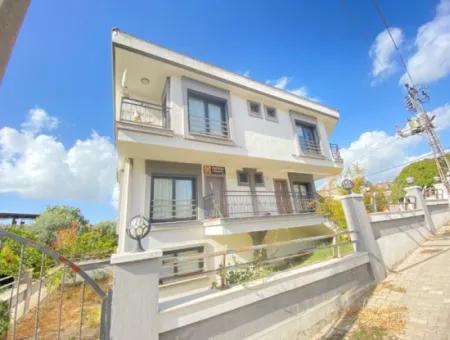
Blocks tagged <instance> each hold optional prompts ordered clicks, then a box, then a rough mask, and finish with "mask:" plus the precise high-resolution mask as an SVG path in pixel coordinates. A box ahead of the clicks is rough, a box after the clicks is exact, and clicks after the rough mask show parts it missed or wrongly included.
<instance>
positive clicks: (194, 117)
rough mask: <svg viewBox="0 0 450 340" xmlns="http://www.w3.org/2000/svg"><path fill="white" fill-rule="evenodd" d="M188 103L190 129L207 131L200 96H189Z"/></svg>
mask: <svg viewBox="0 0 450 340" xmlns="http://www.w3.org/2000/svg"><path fill="white" fill-rule="evenodd" d="M188 105H189V124H190V129H191V131H194V132H207V130H206V112H205V104H204V101H203V100H202V99H200V98H197V97H193V96H189V104H188Z"/></svg>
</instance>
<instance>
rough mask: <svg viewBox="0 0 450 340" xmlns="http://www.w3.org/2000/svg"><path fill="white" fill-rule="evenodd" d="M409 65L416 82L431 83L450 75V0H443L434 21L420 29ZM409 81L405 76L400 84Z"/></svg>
mask: <svg viewBox="0 0 450 340" xmlns="http://www.w3.org/2000/svg"><path fill="white" fill-rule="evenodd" d="M414 45H415V52H414V53H413V55H412V56H411V57H410V58H409V59H408V61H407V65H408V70H409V71H410V73H411V75H412V77H413V80H414V82H416V83H418V84H424V83H430V82H433V81H436V80H438V79H441V78H443V77H445V76H447V75H448V74H449V73H450V0H441V2H440V3H439V5H438V6H437V8H436V15H435V17H434V18H433V20H431V21H429V22H427V23H426V24H424V25H422V26H421V27H419V29H418V30H417V35H416V38H415V43H414ZM407 81H408V78H407V76H406V74H404V75H403V76H402V77H401V79H400V83H401V84H403V83H405V82H407Z"/></svg>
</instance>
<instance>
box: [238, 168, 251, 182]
mask: <svg viewBox="0 0 450 340" xmlns="http://www.w3.org/2000/svg"><path fill="white" fill-rule="evenodd" d="M238 184H239V185H248V184H249V180H248V173H246V172H245V171H238Z"/></svg>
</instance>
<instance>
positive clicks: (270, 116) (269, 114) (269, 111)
mask: <svg viewBox="0 0 450 340" xmlns="http://www.w3.org/2000/svg"><path fill="white" fill-rule="evenodd" d="M266 119H267V120H272V121H274V122H277V121H278V118H277V110H276V109H275V108H273V107H269V106H266Z"/></svg>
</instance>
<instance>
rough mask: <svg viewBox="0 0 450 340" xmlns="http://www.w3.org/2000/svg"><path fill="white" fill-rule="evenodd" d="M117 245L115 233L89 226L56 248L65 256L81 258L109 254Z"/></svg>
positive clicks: (100, 256)
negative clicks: (61, 246)
mask: <svg viewBox="0 0 450 340" xmlns="http://www.w3.org/2000/svg"><path fill="white" fill-rule="evenodd" d="M116 247H117V236H116V235H115V234H108V233H106V234H105V233H102V232H101V231H100V230H96V229H92V228H89V229H87V230H86V231H85V232H83V233H81V234H79V235H77V236H76V237H75V238H74V240H73V242H72V243H70V244H65V245H64V247H63V248H57V251H59V252H61V253H62V254H64V255H65V256H68V257H71V258H76V259H83V258H102V257H107V256H109V255H111V254H112V253H113V252H114V251H115V250H116Z"/></svg>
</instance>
